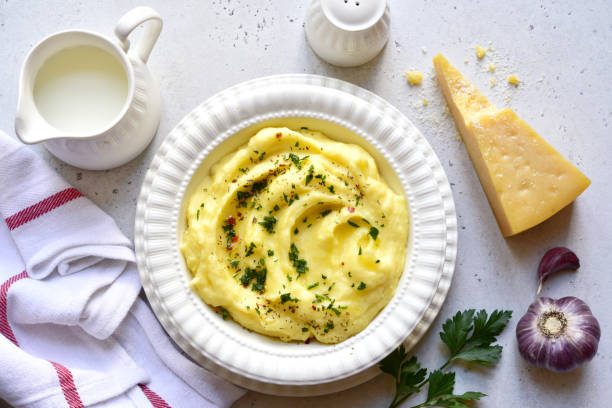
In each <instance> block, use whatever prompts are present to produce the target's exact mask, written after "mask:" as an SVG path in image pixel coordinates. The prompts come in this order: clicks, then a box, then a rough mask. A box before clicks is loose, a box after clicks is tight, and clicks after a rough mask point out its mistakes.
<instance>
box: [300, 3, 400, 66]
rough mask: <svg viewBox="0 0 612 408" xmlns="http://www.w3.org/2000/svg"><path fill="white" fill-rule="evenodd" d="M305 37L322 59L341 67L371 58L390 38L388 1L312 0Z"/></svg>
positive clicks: (362, 62)
mask: <svg viewBox="0 0 612 408" xmlns="http://www.w3.org/2000/svg"><path fill="white" fill-rule="evenodd" d="M305 29H306V38H307V39H308V42H309V43H310V46H311V47H312V49H313V51H314V52H315V53H316V54H317V55H318V56H319V57H320V58H322V59H323V60H325V61H327V62H329V63H330V64H333V65H338V66H341V67H354V66H357V65H361V64H365V63H366V62H368V61H370V60H371V59H373V58H374V57H376V55H378V53H379V52H380V51H381V50H382V49H383V47H384V46H385V44H386V43H387V40H388V39H389V5H388V4H387V0H313V1H312V3H311V5H310V9H309V11H308V14H307V16H306V25H305Z"/></svg>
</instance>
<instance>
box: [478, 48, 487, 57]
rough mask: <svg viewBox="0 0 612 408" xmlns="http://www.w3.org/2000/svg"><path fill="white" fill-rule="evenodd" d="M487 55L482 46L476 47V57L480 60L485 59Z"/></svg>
mask: <svg viewBox="0 0 612 408" xmlns="http://www.w3.org/2000/svg"><path fill="white" fill-rule="evenodd" d="M486 54H487V51H486V50H485V49H484V48H482V47H481V46H480V45H477V46H476V56H477V57H478V59H483V58H484V56H485V55H486Z"/></svg>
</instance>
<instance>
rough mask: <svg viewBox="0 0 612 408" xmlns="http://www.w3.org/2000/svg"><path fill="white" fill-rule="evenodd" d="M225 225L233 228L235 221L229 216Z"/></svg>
mask: <svg viewBox="0 0 612 408" xmlns="http://www.w3.org/2000/svg"><path fill="white" fill-rule="evenodd" d="M227 223H228V224H229V225H232V226H234V225H236V219H235V218H234V217H232V216H231V215H230V216H229V218H228V219H227Z"/></svg>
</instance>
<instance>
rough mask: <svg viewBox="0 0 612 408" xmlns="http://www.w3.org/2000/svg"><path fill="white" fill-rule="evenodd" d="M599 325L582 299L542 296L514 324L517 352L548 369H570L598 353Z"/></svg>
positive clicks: (560, 370)
mask: <svg viewBox="0 0 612 408" xmlns="http://www.w3.org/2000/svg"><path fill="white" fill-rule="evenodd" d="M600 336H601V329H600V328H599V323H598V322H597V319H596V318H595V317H594V316H593V314H592V313H591V309H590V308H589V306H587V304H586V303H584V302H583V301H582V300H580V299H578V298H576V297H573V296H568V297H564V298H561V299H558V300H555V299H551V298H547V297H542V298H539V299H537V300H536V301H535V302H533V303H532V304H531V305H530V306H529V309H528V310H527V313H526V314H525V315H524V316H523V317H522V318H521V320H519V322H518V324H517V326H516V338H517V340H518V346H519V352H520V353H521V355H522V356H523V358H524V359H525V360H527V361H528V362H529V363H531V364H533V365H535V366H537V367H544V368H547V369H549V370H551V371H557V372H563V371H570V370H573V369H574V368H576V367H578V366H579V365H580V364H582V363H584V362H586V361H589V360H591V359H592V358H593V356H595V353H597V346H598V345H599V338H600Z"/></svg>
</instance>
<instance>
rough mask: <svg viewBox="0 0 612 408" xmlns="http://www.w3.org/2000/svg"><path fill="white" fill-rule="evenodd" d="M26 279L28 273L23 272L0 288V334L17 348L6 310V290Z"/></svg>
mask: <svg viewBox="0 0 612 408" xmlns="http://www.w3.org/2000/svg"><path fill="white" fill-rule="evenodd" d="M27 277H28V273H27V272H26V271H23V272H21V273H19V274H17V275H15V276H11V277H10V278H9V279H8V280H7V281H6V282H4V283H3V284H2V286H0V333H2V335H3V336H4V337H6V338H7V339H9V340H10V341H11V342H12V343H13V344H14V345H16V346H17V347H19V343H17V339H16V338H15V333H13V329H12V328H11V325H10V324H9V321H8V312H7V309H6V306H7V302H8V290H9V288H10V287H11V285H12V284H13V283H15V282H17V281H18V280H20V279H23V278H27Z"/></svg>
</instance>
